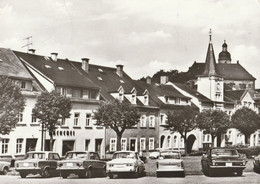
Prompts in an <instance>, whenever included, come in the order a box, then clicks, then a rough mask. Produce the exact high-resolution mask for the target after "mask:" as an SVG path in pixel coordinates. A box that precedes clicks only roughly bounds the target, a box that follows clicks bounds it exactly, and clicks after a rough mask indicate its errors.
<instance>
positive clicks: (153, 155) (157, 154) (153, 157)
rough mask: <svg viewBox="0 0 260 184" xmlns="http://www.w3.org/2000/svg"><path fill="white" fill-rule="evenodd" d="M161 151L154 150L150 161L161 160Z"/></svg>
mask: <svg viewBox="0 0 260 184" xmlns="http://www.w3.org/2000/svg"><path fill="white" fill-rule="evenodd" d="M159 155H160V151H159V150H154V151H152V152H151V153H150V155H149V158H150V159H157V158H159Z"/></svg>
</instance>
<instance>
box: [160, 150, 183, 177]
mask: <svg viewBox="0 0 260 184" xmlns="http://www.w3.org/2000/svg"><path fill="white" fill-rule="evenodd" d="M156 166H157V170H156V176H157V177H160V176H162V175H163V174H171V175H175V174H178V175H180V176H182V177H184V176H185V172H184V165H183V160H182V159H181V154H180V152H178V151H174V150H164V151H160V154H159V159H158V160H157V162H156Z"/></svg>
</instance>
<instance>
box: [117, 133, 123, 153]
mask: <svg viewBox="0 0 260 184" xmlns="http://www.w3.org/2000/svg"><path fill="white" fill-rule="evenodd" d="M116 138H117V141H116V151H121V138H122V133H117V134H116Z"/></svg>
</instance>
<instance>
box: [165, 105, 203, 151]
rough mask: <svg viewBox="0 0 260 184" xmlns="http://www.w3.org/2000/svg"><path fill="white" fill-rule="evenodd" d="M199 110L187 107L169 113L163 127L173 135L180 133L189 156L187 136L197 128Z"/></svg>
mask: <svg viewBox="0 0 260 184" xmlns="http://www.w3.org/2000/svg"><path fill="white" fill-rule="evenodd" d="M198 113H199V111H198V109H196V108H194V107H191V106H185V107H183V108H180V109H176V110H174V111H172V112H168V113H167V121H166V123H165V125H161V126H162V127H164V128H165V130H170V132H171V133H174V132H178V133H179V134H180V135H181V137H182V138H183V140H184V146H185V154H187V134H188V132H190V131H192V130H193V129H195V128H196V116H197V114H198Z"/></svg>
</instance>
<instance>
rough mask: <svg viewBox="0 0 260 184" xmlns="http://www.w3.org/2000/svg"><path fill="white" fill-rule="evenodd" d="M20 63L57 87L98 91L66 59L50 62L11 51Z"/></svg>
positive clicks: (35, 56) (50, 60) (46, 59)
mask: <svg viewBox="0 0 260 184" xmlns="http://www.w3.org/2000/svg"><path fill="white" fill-rule="evenodd" d="M13 52H14V53H15V55H16V56H17V57H18V58H19V59H20V60H21V61H22V62H25V63H27V64H29V65H30V66H32V67H33V68H35V69H37V70H39V71H40V72H41V73H42V74H43V75H45V76H47V77H48V78H50V79H51V80H52V81H54V83H55V84H57V85H64V86H73V87H84V88H92V89H99V87H98V86H97V85H96V84H94V83H93V82H92V81H91V80H89V79H88V78H87V77H85V76H84V75H82V74H81V73H79V72H78V71H77V70H76V69H75V68H74V67H73V66H72V65H71V64H70V62H68V60H66V59H58V60H57V61H54V60H52V59H51V58H50V57H46V56H40V55H34V54H28V53H23V52H18V51H13Z"/></svg>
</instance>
